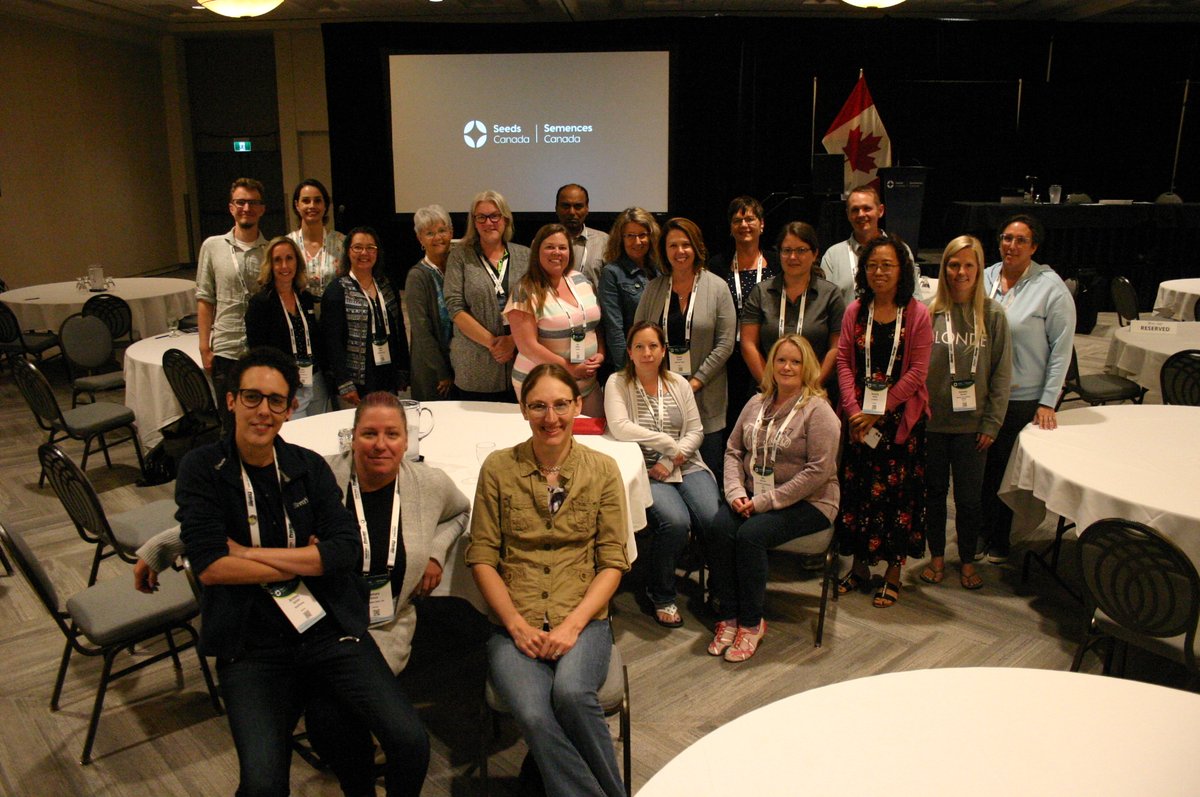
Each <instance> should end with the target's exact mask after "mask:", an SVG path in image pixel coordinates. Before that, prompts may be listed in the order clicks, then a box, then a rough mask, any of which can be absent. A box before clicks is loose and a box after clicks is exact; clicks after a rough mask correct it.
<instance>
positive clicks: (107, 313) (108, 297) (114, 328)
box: [83, 293, 133, 340]
mask: <svg viewBox="0 0 1200 797" xmlns="http://www.w3.org/2000/svg"><path fill="white" fill-rule="evenodd" d="M83 314H84V315H86V316H95V317H97V318H99V319H100V320H101V321H103V322H104V325H105V326H106V327H108V329H109V332H111V333H112V336H113V340H116V339H117V338H124V337H129V338H130V339H132V338H133V312H132V311H131V310H130V309H129V305H128V304H127V303H126V302H125V300H124V299H122V298H121V297H120V296H114V295H113V294H111V293H98V294H96V295H95V296H93V297H92V298H90V299H88V300H87V301H86V302H84V303H83Z"/></svg>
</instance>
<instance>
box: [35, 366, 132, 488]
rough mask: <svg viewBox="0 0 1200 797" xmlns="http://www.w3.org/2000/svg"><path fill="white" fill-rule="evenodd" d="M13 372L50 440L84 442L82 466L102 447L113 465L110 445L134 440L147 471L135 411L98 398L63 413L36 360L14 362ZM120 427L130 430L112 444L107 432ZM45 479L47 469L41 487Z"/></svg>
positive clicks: (39, 485)
mask: <svg viewBox="0 0 1200 797" xmlns="http://www.w3.org/2000/svg"><path fill="white" fill-rule="evenodd" d="M13 374H14V376H15V377H16V380H17V387H18V388H19V389H20V391H21V395H22V396H24V397H25V403H27V404H28V405H29V409H30V410H32V411H33V417H34V420H36V421H37V424H38V426H40V427H41V428H42V430H43V431H45V432H47V433H48V437H47V438H46V442H47V443H56V442H58V441H59V440H66V439H68V438H70V439H72V440H82V441H83V461H82V462H81V463H80V467H82V468H84V469H85V470H86V469H87V461H88V456H89V455H90V454H91V453H92V452H93V451H94V450H99V451H100V452H102V453H103V454H104V461H105V462H106V463H107V464H108V467H110V468H111V467H112V458H111V457H110V456H109V455H108V449H109V446H110V445H116V444H117V443H126V442H130V441H132V442H133V448H134V450H135V451H136V452H137V460H138V468H139V469H140V470H142V471H143V472H144V471H145V470H146V463H145V461H144V460H143V459H142V444H141V442H140V441H139V440H138V435H137V424H135V423H134V418H133V410H131V409H129V408H128V407H124V406H121V405H120V404H110V403H109V402H106V401H98V402H96V403H95V404H84V405H83V406H82V407H75V408H74V409H70V410H67V411H66V412H63V411H62V408H61V407H59V406H58V399H57V398H55V397H54V391H53V390H52V389H51V388H50V383H49V382H47V381H46V377H44V376H42V372H41V371H39V370H38V369H37V368H35V367H34V366H33V364H32V363H30V362H29V361H27V360H18V361H17V362H15V363H14V364H13ZM119 429H124V430H125V431H126V436H125V437H123V438H121V439H119V440H117V441H116V442H115V443H110V442H109V441H108V440H107V439H105V437H104V436H105V435H106V434H111V433H112V432H115V431H117V430H119ZM95 441H99V443H100V446H99V448H98V449H93V448H92V443H93V442H95ZM45 481H46V473H45V471H43V472H42V475H41V476H40V477H38V487H41V486H42V485H43V484H44V483H45Z"/></svg>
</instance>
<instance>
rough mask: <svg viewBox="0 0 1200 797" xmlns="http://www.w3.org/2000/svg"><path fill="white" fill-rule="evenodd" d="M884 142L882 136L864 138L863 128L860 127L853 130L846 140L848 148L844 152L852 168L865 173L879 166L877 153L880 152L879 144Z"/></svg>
mask: <svg viewBox="0 0 1200 797" xmlns="http://www.w3.org/2000/svg"><path fill="white" fill-rule="evenodd" d="M882 140H883V139H882V137H881V136H875V135H867V136H865V137H864V136H863V134H862V128H859V127H856V128H854V129H853V130H851V131H850V136H849V137H848V138H847V139H846V146H845V147H843V148H842V152H844V153H845V154H846V160H848V161H850V168H852V169H853V170H854V171H856V172H864V173H869V172H871V171H872V170H874V169H875V168H876V166H877V164H876V163H875V153H877V152H879V142H880V141H882Z"/></svg>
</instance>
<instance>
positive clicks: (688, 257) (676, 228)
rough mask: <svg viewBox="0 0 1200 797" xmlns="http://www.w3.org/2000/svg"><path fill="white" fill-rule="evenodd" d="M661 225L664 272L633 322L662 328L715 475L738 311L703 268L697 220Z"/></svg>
mask: <svg viewBox="0 0 1200 797" xmlns="http://www.w3.org/2000/svg"><path fill="white" fill-rule="evenodd" d="M663 229H664V231H665V232H664V235H663V239H662V241H663V244H662V249H663V266H662V270H663V274H662V275H661V276H659V277H656V278H654V279H653V280H652V281H651V282H650V284H649V285H647V286H646V290H645V292H644V293H643V294H642V298H641V300H640V301H639V302H638V307H637V311H636V312H635V313H634V317H633V320H634V321H653V322H655V323H656V324H658V325H659V326H660V327H662V328H663V331H664V332H666V335H667V367H668V368H669V369H670V370H671V371H674V372H675V373H677V374H679V375H680V376H682V377H684V378H685V379H687V380H688V384H689V385H691V388H692V393H694V394H695V396H696V406H697V407H698V408H699V409H700V420H701V422H702V423H703V424H704V442H703V443H701V445H700V456H701V457H702V458H703V459H704V464H705V465H708V469H709V470H711V471H712V472H713V475H714V476H719V475H720V473H721V468H722V465H723V456H722V451H723V449H724V444H723V440H722V438H723V434H722V430H723V429H724V428H725V408H726V404H727V403H728V378H727V376H726V372H725V365H726V363H727V362H728V360H729V356H730V355H731V354H733V347H734V339H735V338H736V337H737V311H736V310H735V309H734V306H733V298H732V297H731V296H730V295H729V291H728V289H726V287H725V283H724V282H723V281H722V280H721V278H720V277H718V276H716V275H715V274H713V273H712V272H711V271H709V270H708V269H707V268H706V267H705V263H707V261H708V250H707V249H705V248H704V236H702V235H701V234H700V228H699V227H697V226H696V223H695V222H694V221H691V220H690V219H684V218H674V219H670V220H669V221H668V222H667V223H666V225H665V226H664V228H663ZM718 481H720V479H719V478H718Z"/></svg>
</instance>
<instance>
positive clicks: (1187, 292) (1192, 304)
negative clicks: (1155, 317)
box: [1154, 277, 1200, 321]
mask: <svg viewBox="0 0 1200 797" xmlns="http://www.w3.org/2000/svg"><path fill="white" fill-rule="evenodd" d="M1197 299H1200V277H1192V278H1190V279H1179V280H1165V281H1163V282H1160V283H1158V296H1157V297H1155V299H1154V312H1156V313H1158V314H1159V315H1162V316H1166V317H1167V318H1175V319H1178V320H1179V321H1200V319H1198V318H1196V300H1197Z"/></svg>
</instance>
